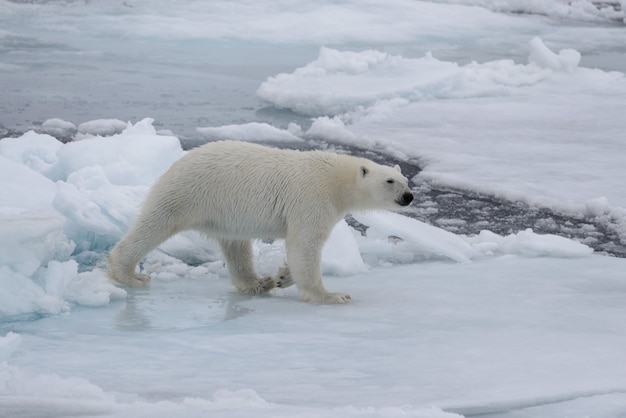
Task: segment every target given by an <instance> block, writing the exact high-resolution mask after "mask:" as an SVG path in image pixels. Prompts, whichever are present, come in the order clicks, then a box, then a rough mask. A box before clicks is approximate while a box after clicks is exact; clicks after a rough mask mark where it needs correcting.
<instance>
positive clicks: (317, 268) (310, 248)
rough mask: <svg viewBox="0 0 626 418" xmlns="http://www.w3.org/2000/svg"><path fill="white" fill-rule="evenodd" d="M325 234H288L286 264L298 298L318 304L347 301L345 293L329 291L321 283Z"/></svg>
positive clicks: (348, 299)
mask: <svg viewBox="0 0 626 418" xmlns="http://www.w3.org/2000/svg"><path fill="white" fill-rule="evenodd" d="M325 240H326V235H320V234H319V233H318V234H311V235H309V234H306V233H299V234H288V236H287V239H286V240H285V247H286V249H287V264H288V265H289V270H290V272H291V277H292V278H293V280H294V282H295V283H296V286H297V287H298V292H299V293H300V299H302V300H303V301H305V302H310V303H319V304H338V303H348V302H350V300H351V298H350V295H347V294H345V293H331V292H328V291H327V290H326V289H324V284H323V283H322V271H321V261H322V246H323V245H324V242H325Z"/></svg>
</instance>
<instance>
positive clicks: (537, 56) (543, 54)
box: [528, 37, 581, 73]
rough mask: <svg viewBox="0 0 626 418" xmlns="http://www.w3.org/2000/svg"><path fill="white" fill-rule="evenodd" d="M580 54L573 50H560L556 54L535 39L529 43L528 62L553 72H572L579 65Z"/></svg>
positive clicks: (539, 40)
mask: <svg viewBox="0 0 626 418" xmlns="http://www.w3.org/2000/svg"><path fill="white" fill-rule="evenodd" d="M580 58H581V55H580V52H578V51H576V50H574V49H562V50H560V51H559V53H558V54H555V53H554V52H552V51H551V50H550V49H549V48H548V47H547V46H546V45H545V44H544V43H543V41H542V40H541V38H538V37H535V38H533V40H532V41H530V55H529V56H528V62H530V63H533V64H536V65H538V66H539V67H541V68H547V69H549V70H554V71H567V72H570V73H571V72H572V71H574V70H575V69H576V68H577V67H578V64H579V63H580Z"/></svg>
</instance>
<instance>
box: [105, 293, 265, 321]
mask: <svg viewBox="0 0 626 418" xmlns="http://www.w3.org/2000/svg"><path fill="white" fill-rule="evenodd" d="M181 284H182V283H181ZM194 284H196V283H194ZM165 286H169V288H168V289H166V288H165ZM156 287H158V288H157V289H134V288H131V289H127V292H128V296H127V298H126V303H125V304H124V306H123V307H122V308H121V309H120V310H119V311H118V312H117V313H116V314H115V315H114V317H113V327H114V328H115V329H116V330H118V331H128V332H138V331H146V330H151V329H187V328H197V327H201V326H206V325H211V324H217V323H220V322H223V321H229V320H233V319H238V318H241V317H242V316H245V315H247V314H249V313H251V312H252V311H253V310H252V309H249V308H246V307H244V306H242V305H241V302H244V301H246V300H249V299H250V297H251V296H248V295H242V294H239V293H236V292H234V291H231V292H226V293H222V292H220V293H222V294H221V295H220V296H217V297H215V296H213V297H211V296H207V295H205V293H208V292H207V291H205V290H198V289H195V290H194V289H185V288H187V287H190V286H188V283H184V284H183V286H182V287H184V288H183V289H181V287H179V286H172V284H171V283H170V284H165V285H163V284H159V285H158V286H156ZM202 287H210V285H208V284H207V283H203V284H202ZM209 291H210V289H209Z"/></svg>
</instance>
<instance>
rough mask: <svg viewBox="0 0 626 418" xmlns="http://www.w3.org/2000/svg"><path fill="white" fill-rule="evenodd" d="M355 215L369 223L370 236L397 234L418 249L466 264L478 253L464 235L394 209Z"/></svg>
mask: <svg viewBox="0 0 626 418" xmlns="http://www.w3.org/2000/svg"><path fill="white" fill-rule="evenodd" d="M353 216H354V218H355V219H356V220H357V221H359V222H361V223H363V224H365V225H367V226H368V227H369V228H368V230H367V236H368V237H372V238H387V237H389V236H395V237H398V238H401V239H402V240H404V241H406V242H408V243H409V244H410V245H412V246H414V247H415V248H416V249H418V250H420V251H422V252H425V253H429V254H434V255H437V256H440V257H445V258H450V259H452V260H454V261H457V262H459V263H467V262H469V261H470V259H471V258H472V257H473V256H474V255H475V254H476V252H475V250H474V249H473V248H472V246H471V245H469V244H468V243H467V242H466V241H465V240H463V238H461V237H459V236H457V235H454V234H452V233H450V232H447V231H445V230H443V229H440V228H436V227H434V226H431V225H428V224H425V223H423V222H420V221H418V220H415V219H411V218H409V217H406V216H403V215H400V214H397V213H393V212H376V213H374V212H367V213H365V212H364V213H355V214H353Z"/></svg>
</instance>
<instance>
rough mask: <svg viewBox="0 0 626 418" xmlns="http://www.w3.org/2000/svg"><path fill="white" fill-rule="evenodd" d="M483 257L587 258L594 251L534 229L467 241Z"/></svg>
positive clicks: (483, 234)
mask: <svg viewBox="0 0 626 418" xmlns="http://www.w3.org/2000/svg"><path fill="white" fill-rule="evenodd" d="M467 240H468V242H470V243H471V244H472V245H473V246H474V248H475V249H476V250H477V251H478V252H480V253H482V254H483V255H494V254H517V255H522V256H525V257H562V258H578V257H586V256H589V255H591V254H592V253H593V249H591V248H589V247H588V246H586V245H584V244H581V243H579V242H576V241H573V240H570V239H567V238H563V237H559V236H557V235H550V234H545V235H540V234H536V233H534V232H533V230H532V229H526V230H524V231H520V232H518V233H516V234H511V235H507V236H501V235H498V234H495V233H493V232H491V231H481V232H480V234H478V235H476V236H474V237H470V238H468V239H467Z"/></svg>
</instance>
